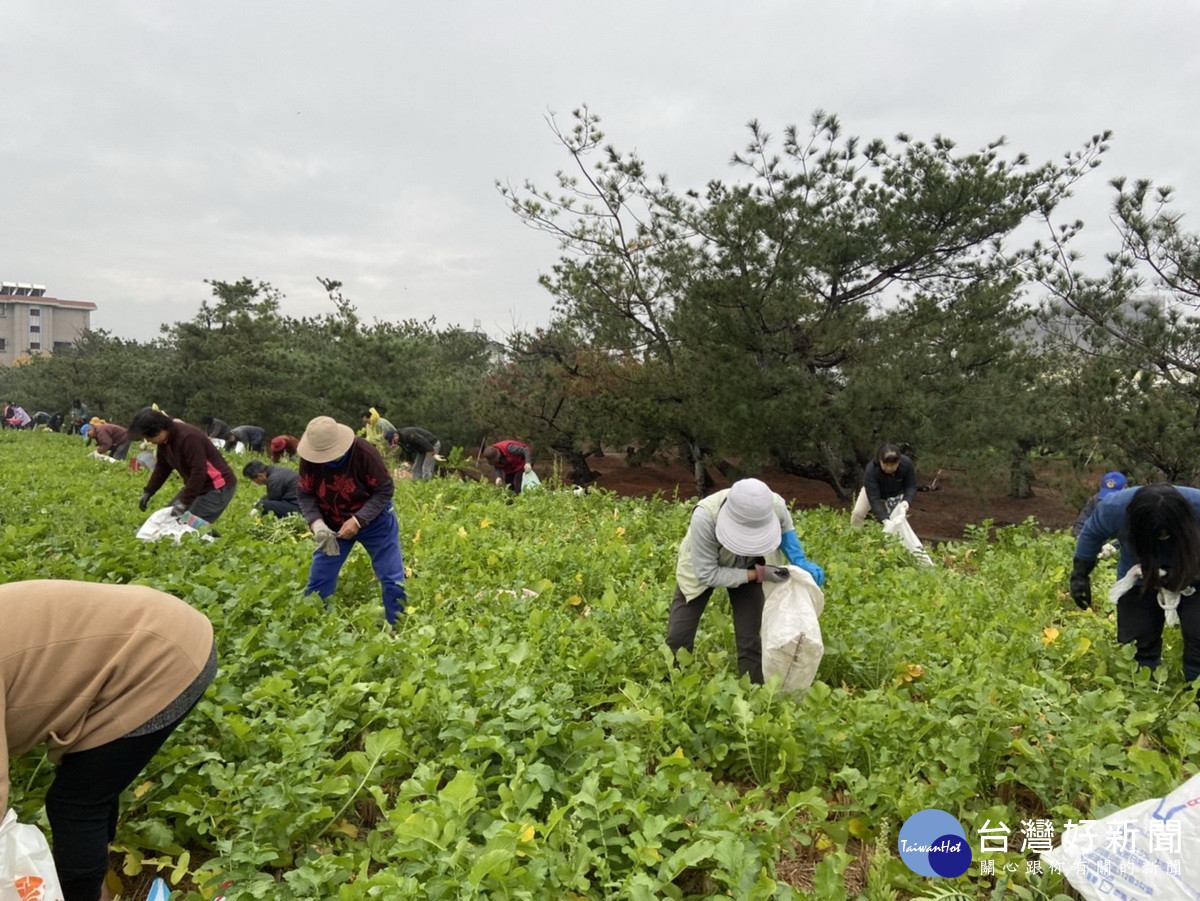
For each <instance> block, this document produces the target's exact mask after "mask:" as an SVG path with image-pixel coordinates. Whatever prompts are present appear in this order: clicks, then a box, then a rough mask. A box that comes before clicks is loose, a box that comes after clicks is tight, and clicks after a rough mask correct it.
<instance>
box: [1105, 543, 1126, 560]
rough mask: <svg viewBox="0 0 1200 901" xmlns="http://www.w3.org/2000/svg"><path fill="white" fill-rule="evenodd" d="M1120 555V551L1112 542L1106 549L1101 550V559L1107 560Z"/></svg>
mask: <svg viewBox="0 0 1200 901" xmlns="http://www.w3.org/2000/svg"><path fill="white" fill-rule="evenodd" d="M1119 553H1121V551H1120V549H1119V548H1118V547H1117V546H1116V545H1115V544H1113V543H1112V542H1111V541H1110V542H1109V543H1108V544H1106V545H1104V547H1102V548H1100V559H1101V560H1107V559H1108V558H1109V557H1115V556H1116V555H1117V554H1119Z"/></svg>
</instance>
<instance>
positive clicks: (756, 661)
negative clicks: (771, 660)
mask: <svg viewBox="0 0 1200 901" xmlns="http://www.w3.org/2000/svg"><path fill="white" fill-rule="evenodd" d="M789 562H790V563H791V564H793V565H794V566H798V567H800V568H801V569H803V570H805V571H806V572H807V573H809V574H810V575H811V576H812V577H813V579H814V580H815V581H816V583H817V584H818V585H824V584H825V570H823V569H822V568H821V567H820V566H818V565H817V564H815V563H813V562H812V561H810V560H809V559H808V558H807V557H805V556H804V549H803V548H802V547H801V546H800V539H799V538H798V537H797V536H796V526H795V524H794V523H793V522H792V516H791V513H789V512H788V508H787V502H786V501H784V499H783V498H782V497H780V496H779V495H778V494H776V493H775V492H773V491H772V490H771V489H770V488H769V487H767V485H766V483H765V482H762V481H760V480H759V479H742V480H741V481H738V482H734V483H733V486H732V487H730V488H727V489H725V490H723V491H718V492H716V493H715V494H710V495H709V496H708V497H706V498H704V500H702V501H700V502H699V503H698V504H696V509H695V510H693V511H692V520H691V524H690V525H689V526H688V531H687V534H686V535H685V536H684V537H683V541H682V542H681V543H680V545H679V555H678V558H677V560H676V564H675V582H676V586H675V596H674V598H673V599H672V601H671V609H670V613H669V614H668V618H667V646H668V647H669V648H670V649H671V650H672V651H673V652H675V653H678V651H679V649H680V648H686V649H687V650H688V652H689V653H690V652H691V650H692V646H693V643H694V642H695V639H696V629H697V628H698V627H699V625H700V617H701V616H702V615H703V613H704V609H705V607H707V606H708V601H709V598H711V597H712V593H713V589H715V588H724V589H726V591H728V592H729V603H730V607H731V608H732V610H733V632H734V638H735V641H736V643H737V654H738V672H739V673H741V674H743V675H748V676H749V677H750V681H751V682H756V683H761V682H762V681H763V674H762V639H761V636H760V630H761V628H762V612H763V604H764V600H765V599H764V595H763V583H764V582H783V581H785V580H786V579H787V578H788V576H789V574H788V570H787V566H786V564H787V563H789Z"/></svg>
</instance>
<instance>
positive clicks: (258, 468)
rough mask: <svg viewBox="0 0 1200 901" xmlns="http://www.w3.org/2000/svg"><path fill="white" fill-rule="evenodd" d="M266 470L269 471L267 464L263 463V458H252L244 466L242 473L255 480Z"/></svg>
mask: <svg viewBox="0 0 1200 901" xmlns="http://www.w3.org/2000/svg"><path fill="white" fill-rule="evenodd" d="M266 471H267V464H266V463H263V462H262V461H261V460H251V461H250V462H249V463H247V464H246V465H245V466H243V467H242V475H244V476H245V477H246V478H248V479H250V480H251V481H253V480H254V479H256V478H257V477H258V476H259V475H260V474H262V473H264V472H266Z"/></svg>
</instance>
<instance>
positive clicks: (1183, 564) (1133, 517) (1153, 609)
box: [1070, 483, 1200, 682]
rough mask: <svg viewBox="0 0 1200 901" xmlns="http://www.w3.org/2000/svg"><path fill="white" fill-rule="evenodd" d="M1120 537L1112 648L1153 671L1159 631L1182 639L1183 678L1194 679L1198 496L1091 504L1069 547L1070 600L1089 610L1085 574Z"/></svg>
mask: <svg viewBox="0 0 1200 901" xmlns="http://www.w3.org/2000/svg"><path fill="white" fill-rule="evenodd" d="M1112 538H1119V539H1120V542H1119V545H1120V556H1119V557H1118V558H1117V584H1116V585H1114V586H1113V589H1112V591H1111V592H1110V597H1113V598H1115V599H1116V605H1117V641H1118V642H1120V643H1121V644H1133V645H1134V646H1135V648H1136V650H1135V652H1134V655H1133V659H1134V660H1136V661H1137V662H1138V663H1139V664H1140V665H1141V666H1144V667H1147V668H1149V669H1154V668H1155V667H1157V666H1158V665H1159V663H1160V662H1161V661H1162V643H1163V642H1162V636H1163V628H1164V627H1165V626H1166V625H1170V624H1174V623H1176V622H1178V623H1179V626H1180V630H1181V631H1182V632H1183V676H1184V678H1185V679H1186V680H1188V681H1189V682H1190V681H1193V680H1195V679H1197V678H1200V590H1198V589H1200V490H1197V489H1195V488H1186V487H1180V486H1176V485H1169V484H1165V483H1162V484H1157V485H1144V486H1142V487H1140V488H1125V489H1123V490H1121V491H1113V492H1112V493H1110V494H1108V495H1107V496H1106V497H1105V498H1104V500H1102V501H1100V503H1099V504H1097V505H1096V509H1095V510H1094V511H1092V515H1091V516H1089V517H1088V519H1087V521H1086V522H1085V523H1084V526H1083V531H1081V532H1080V533H1079V538H1078V539H1076V542H1075V555H1074V560H1073V564H1074V565H1073V567H1072V570H1071V579H1070V592H1071V599H1072V600H1074V601H1075V604H1076V605H1077V606H1078V607H1079V608H1080V609H1081V610H1087V609H1088V608H1089V607H1091V605H1092V582H1091V573H1092V570H1093V569H1095V568H1096V560H1097V557H1098V556H1099V553H1100V549H1101V547H1102V546H1103V545H1104V542H1105V541H1107V540H1109V539H1112Z"/></svg>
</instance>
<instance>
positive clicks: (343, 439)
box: [296, 416, 354, 463]
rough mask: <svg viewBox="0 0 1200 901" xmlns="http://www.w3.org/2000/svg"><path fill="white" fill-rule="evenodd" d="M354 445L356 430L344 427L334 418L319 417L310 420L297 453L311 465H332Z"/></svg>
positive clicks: (298, 443) (297, 444)
mask: <svg viewBox="0 0 1200 901" xmlns="http://www.w3.org/2000/svg"><path fill="white" fill-rule="evenodd" d="M353 443H354V430H353V429H351V428H350V426H348V425H342V424H341V423H340V422H338V421H337V420H336V419H334V418H333V417H332V416H318V417H317V418H316V419H312V420H309V423H308V425H307V426H306V427H305V429H304V434H303V435H301V436H300V440H299V441H298V442H297V443H296V452H297V453H298V454H299V455H300V459H301V460H307V461H308V462H309V463H332V462H333V461H334V460H336V459H338V458H339V457H341V456H342V454H344V453H346V451H348V450H350V445H352V444H353Z"/></svg>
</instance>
